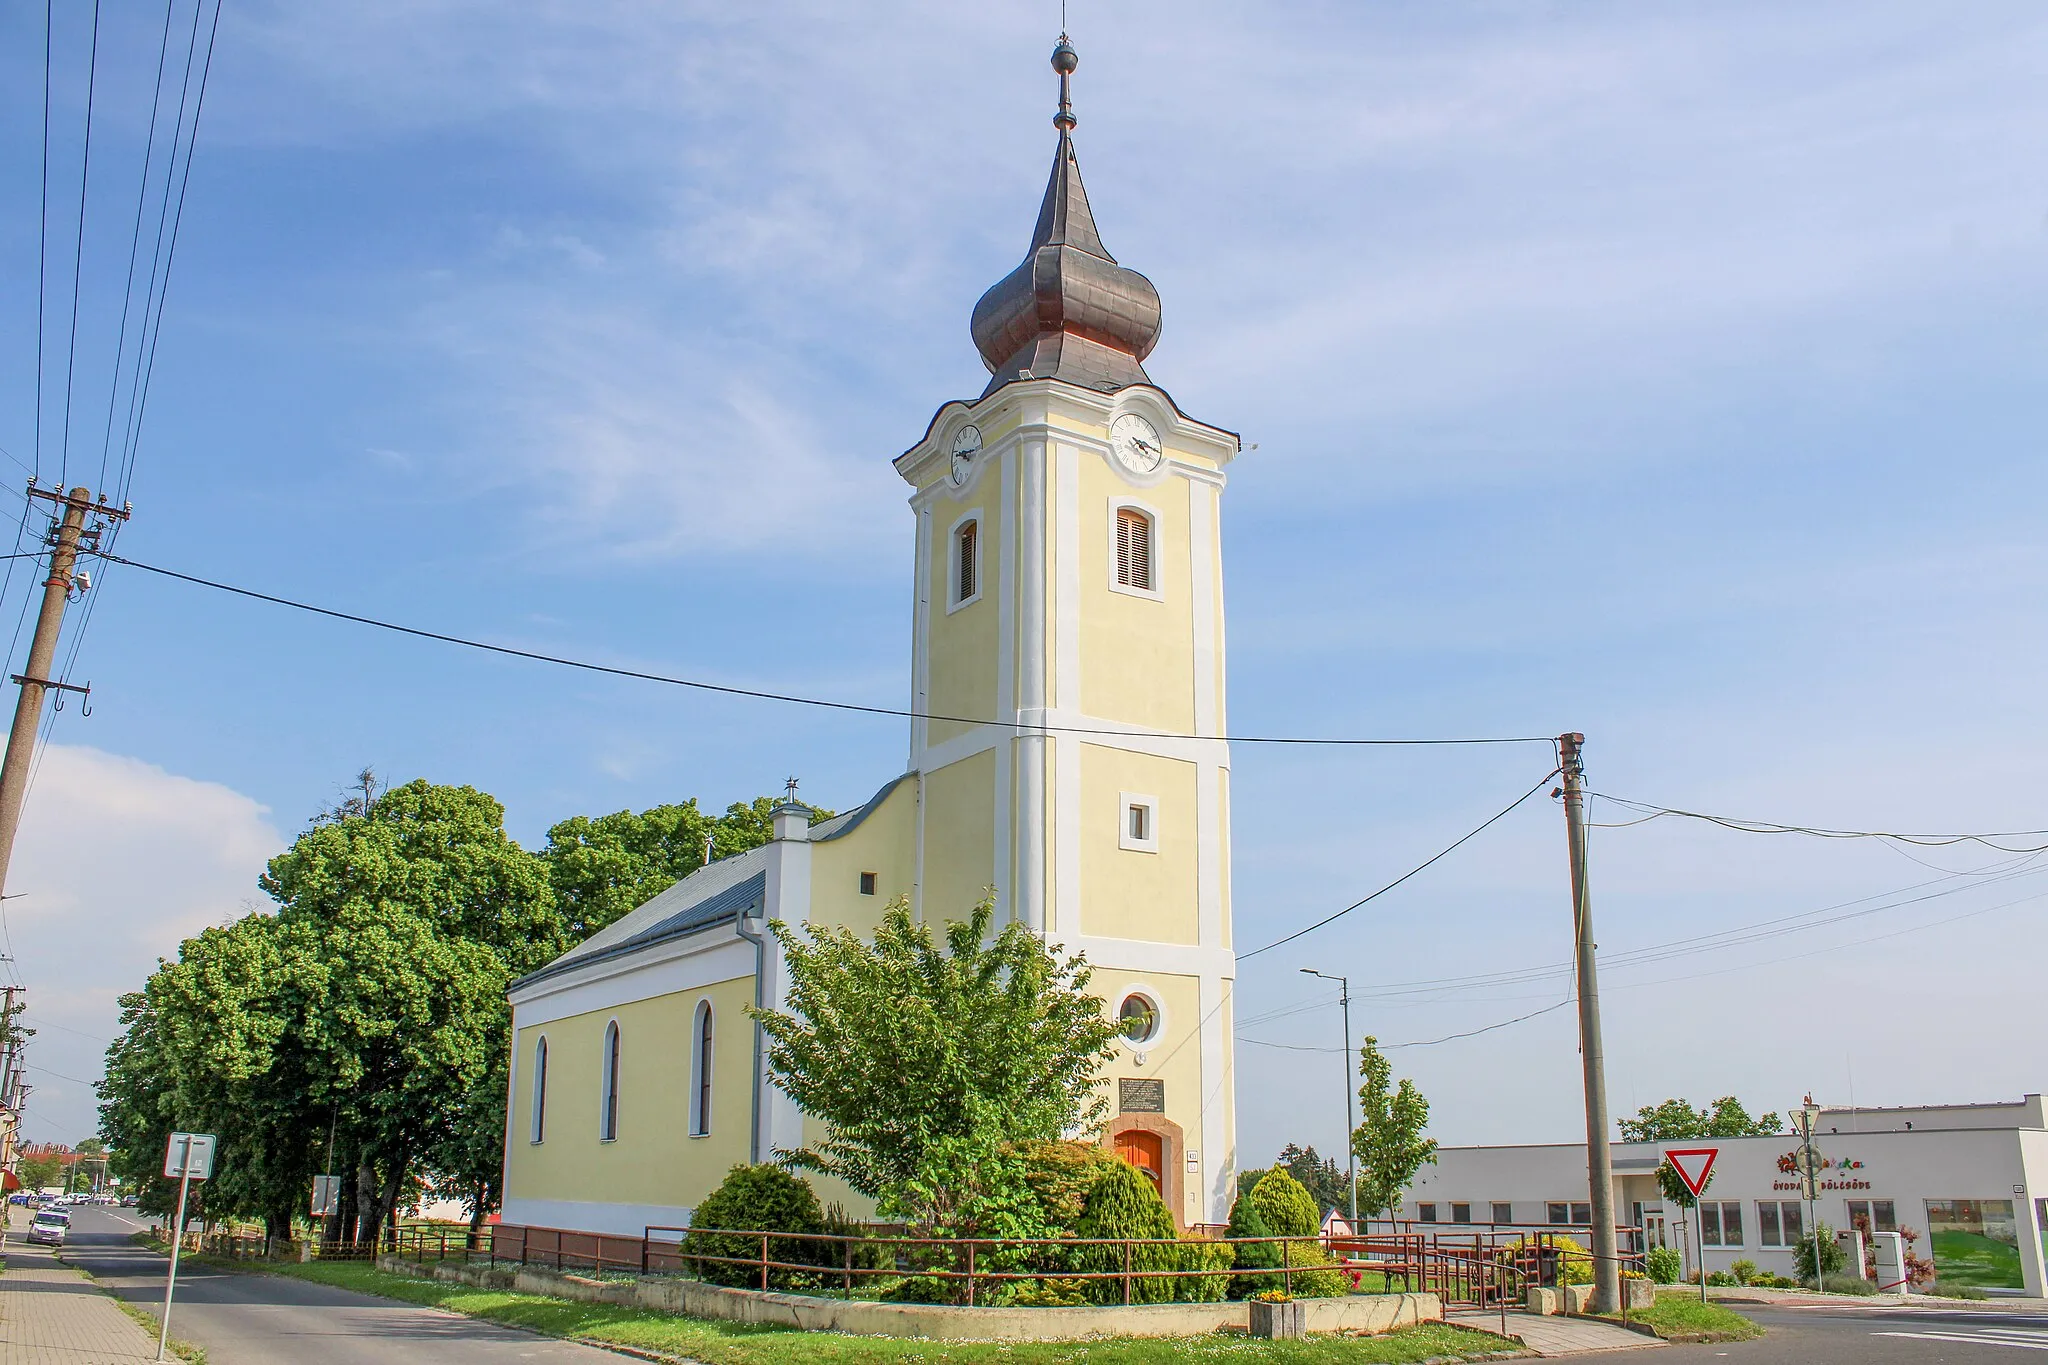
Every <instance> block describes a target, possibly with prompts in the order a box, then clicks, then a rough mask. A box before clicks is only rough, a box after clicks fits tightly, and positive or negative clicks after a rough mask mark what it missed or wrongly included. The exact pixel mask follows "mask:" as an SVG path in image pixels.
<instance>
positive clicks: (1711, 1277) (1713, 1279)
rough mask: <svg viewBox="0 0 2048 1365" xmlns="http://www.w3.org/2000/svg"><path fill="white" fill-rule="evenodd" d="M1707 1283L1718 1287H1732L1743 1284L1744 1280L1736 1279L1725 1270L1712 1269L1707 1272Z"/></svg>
mask: <svg viewBox="0 0 2048 1365" xmlns="http://www.w3.org/2000/svg"><path fill="white" fill-rule="evenodd" d="M1707 1283H1708V1284H1710V1285H1712V1286H1713V1287H1714V1288H1716V1289H1730V1288H1733V1287H1734V1286H1736V1285H1738V1284H1741V1283H1742V1281H1740V1280H1738V1279H1736V1278H1735V1277H1734V1276H1733V1275H1731V1274H1729V1273H1728V1272H1727V1271H1725V1270H1710V1271H1708V1272H1707Z"/></svg>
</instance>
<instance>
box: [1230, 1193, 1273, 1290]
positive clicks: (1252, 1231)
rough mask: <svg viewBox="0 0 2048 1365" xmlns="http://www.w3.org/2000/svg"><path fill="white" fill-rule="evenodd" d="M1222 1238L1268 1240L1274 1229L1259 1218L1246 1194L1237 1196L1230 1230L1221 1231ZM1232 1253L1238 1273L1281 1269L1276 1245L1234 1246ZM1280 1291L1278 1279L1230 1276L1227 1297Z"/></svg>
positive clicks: (1255, 1243)
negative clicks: (1228, 1294)
mask: <svg viewBox="0 0 2048 1365" xmlns="http://www.w3.org/2000/svg"><path fill="white" fill-rule="evenodd" d="M1223 1235H1224V1236H1225V1237H1229V1238H1233V1239H1235V1238H1249V1237H1271V1236H1272V1235H1273V1229H1271V1228H1269V1227H1267V1226H1266V1220H1265V1219H1264V1218H1261V1217H1260V1216H1259V1206H1258V1205H1256V1204H1254V1203H1253V1202H1252V1197H1251V1195H1250V1194H1249V1193H1246V1194H1240V1195H1239V1196H1238V1197H1237V1202H1236V1203H1235V1204H1233V1205H1231V1206H1230V1226H1229V1227H1227V1228H1225V1229H1224V1231H1223ZM1232 1251H1233V1253H1234V1255H1235V1262H1234V1263H1235V1264H1236V1266H1237V1268H1238V1269H1239V1270H1248V1271H1256V1270H1267V1269H1278V1268H1279V1266H1280V1244H1279V1243H1278V1242H1249V1241H1246V1242H1237V1243H1236V1244H1235V1245H1234V1246H1233V1247H1232ZM1279 1287H1280V1277H1279V1276H1278V1275H1233V1276H1231V1278H1230V1297H1231V1298H1233V1299H1249V1298H1253V1297H1255V1296H1257V1295H1259V1294H1263V1293H1265V1292H1266V1291H1267V1290H1269V1289H1278V1288H1279Z"/></svg>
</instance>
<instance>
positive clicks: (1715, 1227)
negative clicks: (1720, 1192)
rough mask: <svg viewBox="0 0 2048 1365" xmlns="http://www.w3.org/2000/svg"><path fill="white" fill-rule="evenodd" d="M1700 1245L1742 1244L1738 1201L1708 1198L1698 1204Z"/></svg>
mask: <svg viewBox="0 0 2048 1365" xmlns="http://www.w3.org/2000/svg"><path fill="white" fill-rule="evenodd" d="M1700 1245H1701V1246H1709V1247H1739V1246H1741V1245H1742V1205H1741V1203H1740V1202H1739V1201H1737V1200H1733V1199H1730V1200H1727V1201H1725V1202H1723V1201H1721V1200H1715V1199H1709V1200H1707V1201H1705V1202H1704V1203H1702V1204H1701V1205H1700Z"/></svg>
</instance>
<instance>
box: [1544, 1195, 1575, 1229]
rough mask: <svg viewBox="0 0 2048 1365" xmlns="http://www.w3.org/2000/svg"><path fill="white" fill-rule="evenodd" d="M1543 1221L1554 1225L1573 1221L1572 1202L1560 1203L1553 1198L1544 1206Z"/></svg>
mask: <svg viewBox="0 0 2048 1365" xmlns="http://www.w3.org/2000/svg"><path fill="white" fill-rule="evenodd" d="M1543 1221H1544V1222H1546V1223H1550V1224H1552V1225H1561V1224H1564V1223H1569V1222H1571V1221H1572V1206H1571V1205H1570V1204H1560V1203H1558V1202H1557V1201H1556V1200H1552V1201H1551V1202H1550V1203H1548V1204H1545V1205H1544V1206H1543Z"/></svg>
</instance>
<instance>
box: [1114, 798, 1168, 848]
mask: <svg viewBox="0 0 2048 1365" xmlns="http://www.w3.org/2000/svg"><path fill="white" fill-rule="evenodd" d="M1116 846H1117V847H1118V848H1123V849H1129V850H1130V851H1131V852H1133V853H1157V852H1158V851H1159V798H1158V797H1156V796H1146V795H1144V794H1143V793H1141V792H1123V793H1121V794H1120V796H1119V797H1118V800H1117V835H1116Z"/></svg>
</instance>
